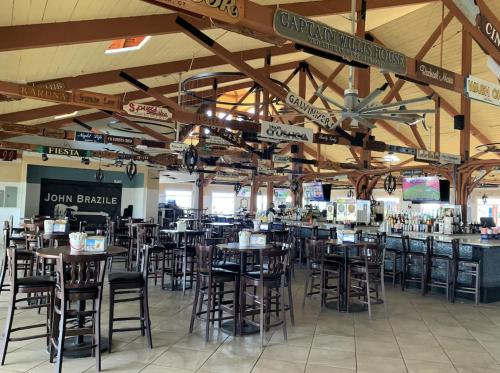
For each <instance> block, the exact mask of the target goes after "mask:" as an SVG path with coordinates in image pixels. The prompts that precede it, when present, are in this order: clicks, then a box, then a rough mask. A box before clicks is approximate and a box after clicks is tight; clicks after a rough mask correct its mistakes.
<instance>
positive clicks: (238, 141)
mask: <svg viewBox="0 0 500 373" xmlns="http://www.w3.org/2000/svg"><path fill="white" fill-rule="evenodd" d="M209 128H210V131H211V132H212V133H213V134H214V135H216V136H218V137H220V138H222V139H224V140H226V141H227V142H229V143H230V144H232V145H234V146H237V147H240V148H244V149H246V148H247V147H249V145H248V144H247V143H246V142H245V141H244V140H243V139H242V138H241V136H240V135H239V133H235V132H231V131H228V130H226V129H224V128H220V127H215V126H209ZM250 148H251V147H250ZM251 149H253V148H251Z"/></svg>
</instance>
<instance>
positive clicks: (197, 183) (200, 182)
mask: <svg viewBox="0 0 500 373" xmlns="http://www.w3.org/2000/svg"><path fill="white" fill-rule="evenodd" d="M202 185H203V182H202V181H201V179H200V178H198V179H196V186H197V187H198V188H201V186H202Z"/></svg>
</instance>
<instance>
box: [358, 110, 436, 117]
mask: <svg viewBox="0 0 500 373" xmlns="http://www.w3.org/2000/svg"><path fill="white" fill-rule="evenodd" d="M435 112H436V110H434V109H422V110H382V111H380V112H378V111H377V112H374V113H363V115H364V116H365V114H366V115H372V114H383V115H386V114H388V115H413V114H433V113H435Z"/></svg>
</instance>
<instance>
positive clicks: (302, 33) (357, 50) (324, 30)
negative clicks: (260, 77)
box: [273, 8, 406, 75]
mask: <svg viewBox="0 0 500 373" xmlns="http://www.w3.org/2000/svg"><path fill="white" fill-rule="evenodd" d="M273 24H274V30H275V31H276V33H277V34H278V35H280V36H282V37H284V38H286V39H289V40H293V41H295V42H297V43H300V44H303V45H306V46H308V47H311V48H314V49H318V50H321V51H323V52H326V53H331V54H335V55H337V56H340V57H342V58H344V59H347V60H354V61H358V62H361V63H363V64H367V65H371V66H376V67H379V68H381V69H384V70H390V71H393V72H395V73H397V74H401V75H406V56H405V55H404V54H402V53H399V52H396V51H394V50H391V49H388V48H385V47H383V46H381V45H379V44H375V43H372V42H371V41H368V40H365V39H362V38H359V37H357V36H354V35H351V34H348V33H346V32H343V31H339V30H337V29H334V28H333V27H330V26H328V25H326V24H324V23H321V22H318V21H315V20H312V19H310V18H307V17H304V16H301V15H298V14H295V13H292V12H289V11H287V10H285V9H283V8H279V9H277V10H276V12H275V13H274V23H273Z"/></svg>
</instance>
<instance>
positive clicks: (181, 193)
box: [165, 190, 193, 209]
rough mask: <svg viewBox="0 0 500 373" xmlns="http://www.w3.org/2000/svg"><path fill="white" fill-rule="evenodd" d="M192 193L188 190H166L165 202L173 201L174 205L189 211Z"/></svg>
mask: <svg viewBox="0 0 500 373" xmlns="http://www.w3.org/2000/svg"><path fill="white" fill-rule="evenodd" d="M192 200H193V192H191V191H189V190H166V191H165V202H166V203H168V202H169V201H175V204H176V205H177V206H179V207H180V208H183V209H189V208H191V207H193V206H192Z"/></svg>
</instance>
